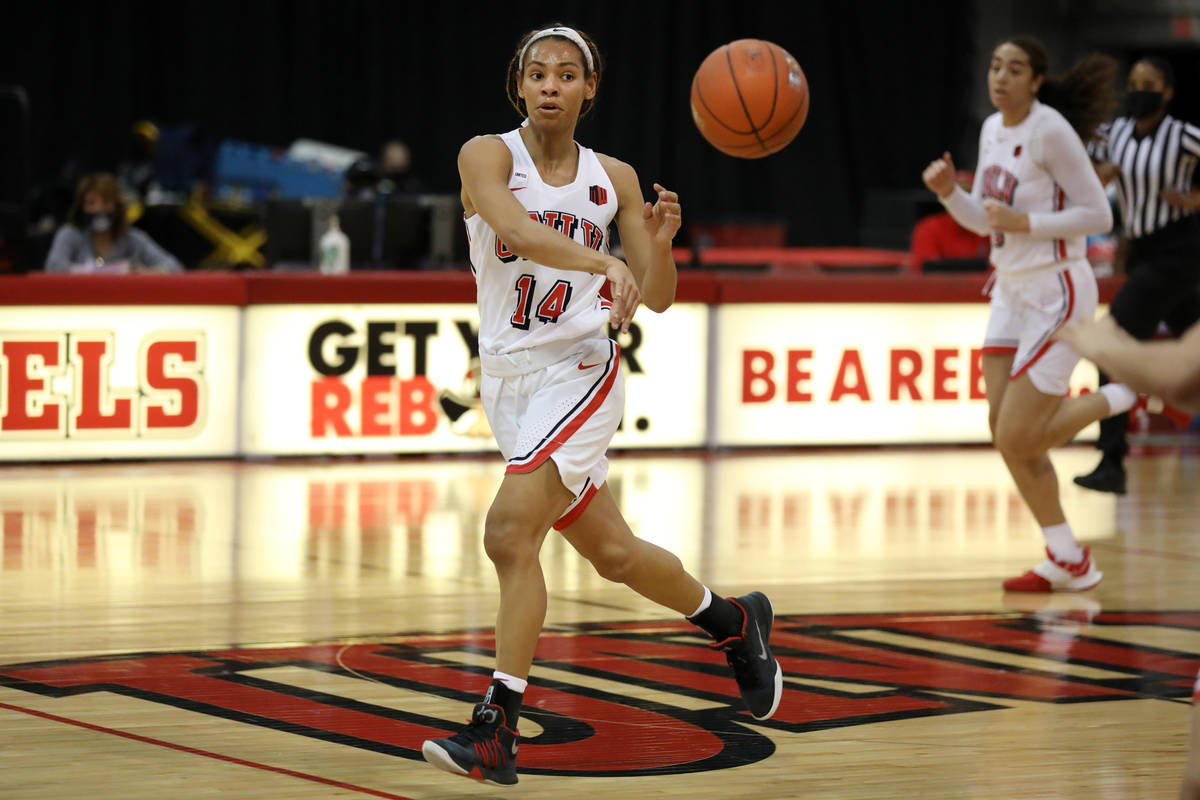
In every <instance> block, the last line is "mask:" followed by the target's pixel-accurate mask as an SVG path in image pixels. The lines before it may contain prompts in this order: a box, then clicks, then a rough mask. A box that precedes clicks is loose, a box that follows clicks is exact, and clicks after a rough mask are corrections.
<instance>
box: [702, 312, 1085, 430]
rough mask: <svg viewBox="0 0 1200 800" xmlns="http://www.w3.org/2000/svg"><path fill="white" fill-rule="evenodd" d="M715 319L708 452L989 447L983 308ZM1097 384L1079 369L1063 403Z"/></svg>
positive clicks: (726, 314)
mask: <svg viewBox="0 0 1200 800" xmlns="http://www.w3.org/2000/svg"><path fill="white" fill-rule="evenodd" d="M716 314H717V322H716V326H717V333H716V337H715V339H716V342H717V346H716V351H715V353H714V356H715V362H716V370H717V382H716V383H717V389H716V395H715V398H716V403H717V415H716V416H717V425H716V431H715V444H717V445H720V446H739V445H777V444H789V445H808V444H876V443H878V444H890V443H904V442H913V443H915V442H987V441H990V433H989V432H988V425H987V401H986V396H985V394H984V388H983V371H982V367H981V360H980V359H981V355H982V351H981V345H982V341H983V334H984V330H985V328H986V325H987V316H988V307H987V305H986V304H983V303H907V304H883V303H871V304H866V303H863V304H858V303H819V304H766V303H755V304H738V303H734V304H727V305H721V306H718V307H717V311H716ZM1096 385H1097V374H1096V369H1095V367H1093V366H1092V365H1091V364H1088V363H1086V362H1084V363H1081V364H1080V365H1079V366H1078V367H1076V370H1075V373H1074V375H1073V377H1072V381H1071V389H1072V392H1079V391H1080V390H1082V389H1085V388H1086V389H1094V388H1095V387H1096ZM1092 432H1093V431H1092V430H1088V431H1086V432H1085V434H1092Z"/></svg>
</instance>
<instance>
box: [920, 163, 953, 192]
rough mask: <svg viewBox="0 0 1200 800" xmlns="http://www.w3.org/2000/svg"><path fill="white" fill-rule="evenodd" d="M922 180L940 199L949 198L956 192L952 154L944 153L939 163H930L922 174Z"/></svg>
mask: <svg viewBox="0 0 1200 800" xmlns="http://www.w3.org/2000/svg"><path fill="white" fill-rule="evenodd" d="M921 180H923V181H925V185H926V186H927V187H929V191H931V192H933V193H934V194H936V195H937V196H938V197H942V198H945V197H949V196H950V193H951V192H953V191H954V159H952V158H950V153H949V152H945V153H942V157H941V158H939V159H938V160H937V161H931V162H929V166H928V167H926V168H925V171H924V172H922V173H921Z"/></svg>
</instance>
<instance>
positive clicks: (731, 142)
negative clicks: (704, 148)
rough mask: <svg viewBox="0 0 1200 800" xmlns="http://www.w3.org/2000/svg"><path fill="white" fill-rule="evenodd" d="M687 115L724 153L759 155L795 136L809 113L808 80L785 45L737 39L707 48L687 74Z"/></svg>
mask: <svg viewBox="0 0 1200 800" xmlns="http://www.w3.org/2000/svg"><path fill="white" fill-rule="evenodd" d="M692 119H693V120H695V122H696V127H697V128H698V129H699V130H700V135H702V136H703V137H704V138H705V139H706V140H708V143H709V144H711V145H712V146H713V147H715V148H717V149H718V150H720V151H721V152H722V153H725V154H726V155H731V156H736V157H737V158H762V157H763V156H769V155H771V154H772V153H777V152H779V151H780V150H782V149H783V148H784V147H786V146H787V144H788V142H790V141H792V139H794V138H796V134H798V133H799V132H800V129H801V128H803V127H804V121H805V120H806V119H808V81H807V80H806V79H805V77H804V71H803V70H802V69H800V64H799V62H797V61H796V59H794V58H792V56H791V54H790V53H788V51H786V50H784V49H783V48H782V47H780V46H779V45H777V44H775V43H773V42H764V41H762V40H761V39H738V40H736V41H733V42H730V43H729V44H726V45H722V46H720V47H718V48H717V49H716V50H713V51H712V52H711V53H709V54H708V57H707V58H705V59H704V61H703V62H702V63H701V64H700V68H699V69H698V70H696V75H695V77H693V78H692Z"/></svg>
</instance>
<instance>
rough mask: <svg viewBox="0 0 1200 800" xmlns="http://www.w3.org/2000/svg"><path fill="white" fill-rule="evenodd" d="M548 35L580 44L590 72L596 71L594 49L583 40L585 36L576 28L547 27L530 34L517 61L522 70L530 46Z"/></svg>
mask: <svg viewBox="0 0 1200 800" xmlns="http://www.w3.org/2000/svg"><path fill="white" fill-rule="evenodd" d="M547 36H562V37H563V38H566V39H570V40H571V41H572V42H574V43H575V44H577V45H579V49H580V50H582V51H583V58H584V60H585V61H587V68H588V72H595V71H596V66H595V65H594V64H593V63H592V49H591V48H590V47H588V46H587V43H586V42H584V41H583V37H582V36H580V35H579V32H578V31H576V30H575V29H574V28H546V29H544V30H540V31H538V32H537V33H535V34H534V35H533V36H530V37H529V41H528V42H526V43H525V47H524V48H523V49H522V50H521V58H520V60H519V61H518V62H517V65H518V66H519V67H520V68H521V69H522V70H524V69H525V54H526V53H528V52H529V48H530V47H531V46H532V45H533V43H534V42H536V41H537V40H538V39H545V38H546V37H547Z"/></svg>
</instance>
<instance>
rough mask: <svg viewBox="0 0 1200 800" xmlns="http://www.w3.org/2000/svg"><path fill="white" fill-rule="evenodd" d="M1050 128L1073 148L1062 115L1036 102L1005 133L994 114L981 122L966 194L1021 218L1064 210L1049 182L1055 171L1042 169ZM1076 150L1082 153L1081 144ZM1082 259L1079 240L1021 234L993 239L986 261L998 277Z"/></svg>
mask: <svg viewBox="0 0 1200 800" xmlns="http://www.w3.org/2000/svg"><path fill="white" fill-rule="evenodd" d="M1052 126H1060V127H1061V128H1066V129H1067V130H1068V131H1070V135H1071V136H1072V137H1074V138H1075V140H1076V141H1077V142H1078V138H1079V137H1078V136H1077V135H1075V133H1074V131H1073V130H1072V129H1071V124H1070V123H1069V122H1067V120H1066V119H1065V118H1064V117H1063V116H1062V114H1060V113H1059V112H1058V111H1056V110H1055V109H1053V108H1051V107H1050V106H1048V105H1045V104H1043V103H1040V102H1038V101H1036V100H1035V101H1034V103H1033V108H1032V109H1030V111H1029V115H1028V116H1027V117H1025V119H1023V120H1022V121H1021V123H1020V124H1019V125H1014V126H1013V127H1011V128H1008V127H1005V126H1004V122H1003V120H1002V118H1001V116H1000V112H996V113H995V114H992V115H991V116H990V117H988V118H987V119H986V120H984V123H983V129H982V131H981V135H980V137H979V160H978V162H977V164H978V166H977V167H976V168H975V186H974V188H973V190H972V194H974V195H976V196H977V197H980V198H982V199H987V198H992V199H995V200H999V201H1000V202H1002V203H1007V204H1008V205H1010V206H1012V208H1013V209H1014V210H1016V211H1019V212H1021V213H1023V214H1028V213H1037V212H1051V211H1061V210H1062V209H1063V208H1065V207H1067V206H1068V205H1069V204H1070V200H1071V198H1069V197H1067V196H1066V194H1065V193H1064V192H1063V189H1062V187H1061V186H1059V185H1058V183H1056V182H1055V180H1054V176H1053V175H1052V174H1051V170H1053V169H1054V168H1055V166H1056V165H1054V164H1050V163H1047V159H1046V158H1044V154H1043V149H1042V137H1043V135H1044V133H1045V131H1046V130H1047V129H1049V128H1051V127H1052ZM1079 147H1080V148H1081V149H1082V148H1083V143H1082V142H1079ZM1059 166H1060V168H1061V166H1062V165H1059ZM1086 253H1087V240H1086V237H1084V236H1075V237H1071V238H1067V239H1035V238H1033V237H1032V236H1030V235H1029V234H1027V233H993V234H992V252H991V257H990V260H991V262H992V263H993V264H995V266H996V270H997V271H999V272H1016V271H1019V270H1026V269H1033V268H1036V267H1044V266H1047V265H1050V264H1053V263H1055V262H1059V261H1069V260H1073V259H1078V258H1083V257H1084V256H1085V255H1086Z"/></svg>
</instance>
